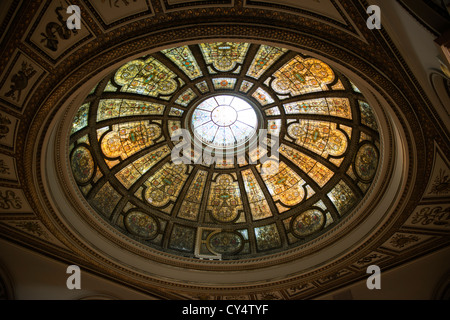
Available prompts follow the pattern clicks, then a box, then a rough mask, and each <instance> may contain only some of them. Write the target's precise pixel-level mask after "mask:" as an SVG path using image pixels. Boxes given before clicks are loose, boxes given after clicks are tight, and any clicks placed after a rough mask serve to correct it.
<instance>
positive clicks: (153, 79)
mask: <svg viewBox="0 0 450 320" xmlns="http://www.w3.org/2000/svg"><path fill="white" fill-rule="evenodd" d="M175 78H176V74H175V73H174V72H173V71H171V70H170V69H169V68H167V67H166V66H165V65H163V64H162V63H161V62H159V61H158V60H156V59H155V58H152V57H150V58H148V59H146V60H145V61H143V60H133V61H130V62H128V63H127V64H125V65H124V66H123V67H121V68H119V70H118V71H117V72H116V75H115V77H114V80H115V82H116V83H117V84H119V85H121V86H122V89H121V91H123V92H130V93H137V94H141V95H148V96H153V97H157V96H159V95H169V94H171V93H173V92H175V90H176V89H177V88H178V84H177V82H176V81H175Z"/></svg>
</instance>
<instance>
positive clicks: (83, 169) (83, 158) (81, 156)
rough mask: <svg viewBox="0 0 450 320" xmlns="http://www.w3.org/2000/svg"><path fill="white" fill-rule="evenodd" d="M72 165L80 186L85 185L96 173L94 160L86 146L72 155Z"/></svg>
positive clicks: (79, 148) (77, 149)
mask: <svg viewBox="0 0 450 320" xmlns="http://www.w3.org/2000/svg"><path fill="white" fill-rule="evenodd" d="M70 164H71V166H72V172H73V175H74V178H75V180H76V181H77V182H78V183H79V184H84V183H87V182H89V180H91V178H92V176H93V174H94V172H95V167H94V159H93V158H92V155H91V152H90V151H89V149H88V148H86V147H84V146H79V147H77V148H76V149H75V151H74V152H73V153H72V157H71V161H70Z"/></svg>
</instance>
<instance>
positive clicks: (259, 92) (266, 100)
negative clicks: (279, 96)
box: [252, 88, 275, 106]
mask: <svg viewBox="0 0 450 320" xmlns="http://www.w3.org/2000/svg"><path fill="white" fill-rule="evenodd" d="M252 97H253V98H255V99H256V101H258V102H259V103H260V104H261V105H262V106H265V105H267V104H270V103H274V102H275V100H273V98H272V97H271V96H270V94H268V93H267V91H265V90H264V89H262V88H258V89H256V91H255V92H254V93H253V94H252Z"/></svg>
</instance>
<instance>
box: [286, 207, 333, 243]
mask: <svg viewBox="0 0 450 320" xmlns="http://www.w3.org/2000/svg"><path fill="white" fill-rule="evenodd" d="M324 221H325V217H324V215H323V213H322V212H320V211H319V210H317V209H311V210H307V211H305V212H303V213H300V214H299V215H298V216H296V217H295V218H294V219H293V221H292V232H293V233H294V235H296V236H298V237H300V238H304V237H306V236H309V235H311V234H313V233H315V232H317V231H319V230H320V229H321V228H322V225H323V223H324Z"/></svg>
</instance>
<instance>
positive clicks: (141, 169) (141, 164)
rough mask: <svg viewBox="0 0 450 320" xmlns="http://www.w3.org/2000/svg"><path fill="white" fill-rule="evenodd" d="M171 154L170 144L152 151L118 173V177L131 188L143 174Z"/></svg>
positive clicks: (124, 184) (126, 186) (125, 185)
mask: <svg viewBox="0 0 450 320" xmlns="http://www.w3.org/2000/svg"><path fill="white" fill-rule="evenodd" d="M169 154H170V149H169V147H168V146H164V147H161V148H158V149H156V150H154V151H151V152H149V153H147V154H145V155H144V156H142V157H141V158H139V159H137V160H135V161H134V162H132V163H130V164H129V165H128V166H126V167H125V168H123V169H122V170H120V171H119V172H118V173H116V178H117V179H118V180H119V181H120V182H121V183H122V185H123V186H124V187H125V188H127V189H129V188H130V187H131V186H132V185H133V184H134V183H135V182H136V181H137V180H138V179H139V178H140V177H141V176H142V175H143V174H145V173H146V172H147V171H148V170H150V169H151V168H152V167H153V166H154V165H155V164H157V163H158V162H159V161H161V159H163V158H164V157H166V156H168V155H169Z"/></svg>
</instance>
